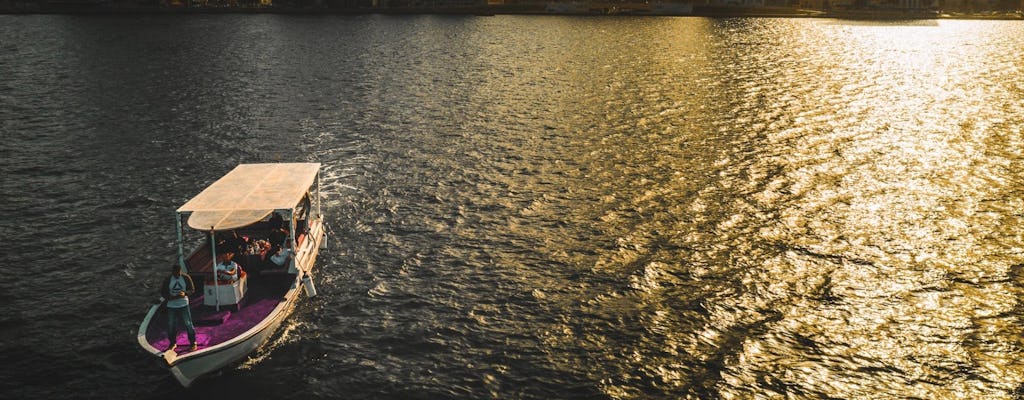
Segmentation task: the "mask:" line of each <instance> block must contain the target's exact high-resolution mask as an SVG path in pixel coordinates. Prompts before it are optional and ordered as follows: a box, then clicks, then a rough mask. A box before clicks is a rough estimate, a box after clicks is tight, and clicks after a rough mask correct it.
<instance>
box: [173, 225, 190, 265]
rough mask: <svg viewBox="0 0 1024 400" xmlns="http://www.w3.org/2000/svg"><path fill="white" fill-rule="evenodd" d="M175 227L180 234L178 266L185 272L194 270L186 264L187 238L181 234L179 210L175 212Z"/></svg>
mask: <svg viewBox="0 0 1024 400" xmlns="http://www.w3.org/2000/svg"><path fill="white" fill-rule="evenodd" d="M174 227H175V230H176V232H177V236H178V268H181V270H182V271H185V273H189V272H192V271H189V270H188V268H187V266H186V265H185V243H184V241H185V239H184V238H183V237H182V236H181V214H179V213H177V212H175V213H174Z"/></svg>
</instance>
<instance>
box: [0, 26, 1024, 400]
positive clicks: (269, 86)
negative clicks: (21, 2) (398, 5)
mask: <svg viewBox="0 0 1024 400" xmlns="http://www.w3.org/2000/svg"><path fill="white" fill-rule="evenodd" d="M1022 48H1024V25H1022V24H1020V23H1017V22H997V21H988V22H986V21H970V22H968V21H940V22H937V23H914V22H896V23H878V24H874V23H855V22H841V21H832V20H812V19H802V20H787V19H718V20H716V19H702V18H556V17H515V16H499V17H458V16H445V17H439V16H406V17H386V16H358V17H344V16H328V17H309V16H305V17H294V16H274V15H252V16H249V15H223V16H219V15H218V16H160V17H156V16H155V17H137V18H113V17H74V16H0V124H2V125H0V128H2V131H0V132H2V139H3V140H2V141H0V173H2V175H0V176H2V185H3V186H2V193H3V199H2V201H0V212H2V215H3V217H2V218H0V232H3V233H2V235H3V236H2V237H3V241H2V243H3V247H4V248H5V250H6V251H5V252H4V253H5V254H4V257H3V259H4V262H3V263H0V265H2V272H3V275H4V279H2V280H0V333H2V340H0V398H12V399H15V398H17V399H52V398H102V399H111V398H172V397H173V398H179V399H181V398H189V399H197V398H215V397H220V398H223V397H224V396H232V397H233V396H234V395H242V396H245V395H248V396H254V397H255V398H294V399H320V398H324V399H327V398H423V399H437V398H531V399H549V398H614V399H646V398H659V399H678V398H755V397H759V398H824V397H834V398H952V397H962V398H988V399H999V398H1013V397H1015V396H1017V395H1019V394H1021V393H1024V389H1022V388H1024V386H1022V382H1024V361H1022V360H1024V339H1022V334H1024V327H1022V325H1021V323H1022V321H1021V319H1022V317H1024V307H1022V305H1021V302H1020V301H1019V298H1020V297H1021V296H1022V295H1024V221H1022V220H1024V213H1022V210H1024V200H1022V197H1024V177H1022V173H1021V171H1024V165H1022V162H1024V154H1022V152H1024V133H1022V126H1024V57H1021V49H1022ZM267 161H318V162H321V163H323V164H324V178H325V179H324V184H325V185H326V194H327V198H326V212H327V214H328V222H329V224H330V226H331V227H332V229H333V233H332V234H331V235H330V238H329V240H330V247H329V249H328V250H327V251H326V252H325V253H322V256H321V259H320V261H319V263H318V275H317V283H318V288H319V290H320V292H321V295H320V296H319V297H316V298H312V299H305V300H304V301H302V302H301V304H300V305H299V306H298V308H297V309H296V311H295V314H293V316H292V318H291V319H290V320H289V321H288V322H287V324H286V326H285V327H284V329H282V330H281V331H280V332H279V334H278V335H276V336H275V337H274V338H273V340H272V342H271V343H269V344H268V345H266V346H264V347H262V348H261V349H260V350H258V351H257V352H256V353H254V354H253V357H252V358H251V359H249V360H247V361H245V362H244V363H242V364H241V365H239V366H235V367H232V368H228V369H226V370H225V371H223V372H222V373H219V374H217V375H215V376H214V377H213V378H212V379H209V380H206V381H201V382H199V383H198V384H197V385H196V386H195V387H194V388H193V389H191V390H188V391H186V390H183V389H181V388H179V387H178V386H177V383H176V382H174V381H173V379H172V378H171V377H170V375H169V374H167V373H166V371H164V370H162V369H160V368H158V367H157V363H156V362H155V361H154V360H151V359H150V358H149V357H148V356H147V355H145V354H144V353H143V352H142V351H141V349H139V348H138V345H137V344H136V343H135V330H136V329H137V327H138V323H139V322H140V320H141V318H142V317H143V315H144V313H145V311H146V308H147V304H148V303H149V302H150V301H151V300H152V299H154V298H156V297H157V288H156V284H157V282H158V281H159V279H160V278H161V276H162V273H163V272H164V271H165V270H166V268H165V267H166V265H167V264H168V263H169V262H170V260H172V259H173V254H174V247H173V222H172V221H173V219H172V218H173V217H172V215H173V213H172V210H173V209H174V208H176V207H177V206H178V205H180V204H182V203H183V202H184V201H185V200H187V199H188V198H189V197H191V196H192V195H194V194H195V193H197V192H198V191H199V190H200V189H201V188H202V187H204V186H205V185H206V184H208V183H210V182H212V181H213V180H214V179H216V178H217V177H219V176H221V175H222V174H223V173H225V172H226V171H228V170H229V169H230V168H232V167H233V166H234V165H235V164H236V163H239V162H267Z"/></svg>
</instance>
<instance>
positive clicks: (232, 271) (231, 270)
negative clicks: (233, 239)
mask: <svg viewBox="0 0 1024 400" xmlns="http://www.w3.org/2000/svg"><path fill="white" fill-rule="evenodd" d="M233 256H234V254H232V253H224V254H221V255H220V256H219V257H218V258H219V259H220V261H219V262H218V263H217V268H216V271H217V280H220V281H229V282H235V281H237V280H238V272H239V266H238V263H236V262H234V261H232V260H231V258H232V257H233Z"/></svg>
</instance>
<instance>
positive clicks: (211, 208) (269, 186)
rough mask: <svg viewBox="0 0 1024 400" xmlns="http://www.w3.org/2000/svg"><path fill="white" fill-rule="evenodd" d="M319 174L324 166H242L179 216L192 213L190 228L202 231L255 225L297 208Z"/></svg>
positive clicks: (189, 221)
mask: <svg viewBox="0 0 1024 400" xmlns="http://www.w3.org/2000/svg"><path fill="white" fill-rule="evenodd" d="M318 171H320V163H281V164H239V165H238V166H237V167H235V169H233V170H231V172H228V173H227V175H224V176H223V177H221V178H220V179H218V180H217V181H216V182H214V183H213V184H212V185H210V186H209V187H207V188H206V189H204V190H203V191H202V192H200V193H199V194H197V195H196V197H193V198H192V200H189V201H188V202H187V203H185V205H183V206H181V207H180V208H178V212H179V213H191V214H192V215H190V216H189V218H188V226H190V227H192V228H193V229H197V230H202V231H208V230H210V228H211V227H212V228H213V230H215V231H223V230H229V229H235V228H240V227H243V226H247V225H251V224H253V223H255V222H258V221H260V220H261V219H263V218H265V217H266V216H267V215H270V213H271V212H274V210H280V209H291V208H293V207H295V205H296V204H298V203H299V201H300V200H302V196H304V195H305V194H306V192H307V191H308V190H309V188H310V187H311V186H312V185H313V183H315V182H316V175H317V172H318Z"/></svg>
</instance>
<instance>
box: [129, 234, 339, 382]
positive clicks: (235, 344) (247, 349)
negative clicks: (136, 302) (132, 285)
mask: <svg viewBox="0 0 1024 400" xmlns="http://www.w3.org/2000/svg"><path fill="white" fill-rule="evenodd" d="M311 222H312V223H311V224H310V226H309V239H311V240H306V241H304V242H303V244H302V245H300V247H299V251H298V252H296V256H295V261H296V266H297V268H298V269H299V270H301V272H300V273H299V274H296V275H295V280H294V282H293V283H292V286H291V288H290V289H289V290H288V291H287V292H286V293H285V295H284V298H283V299H282V300H281V302H280V303H278V304H277V306H276V307H275V308H274V309H273V311H271V313H270V314H269V315H268V316H267V317H266V318H264V319H263V320H262V321H261V322H260V323H258V324H256V325H255V326H254V327H253V328H251V329H249V330H247V331H246V332H244V333H242V334H240V335H238V336H236V337H234V338H232V339H231V340H228V341H225V342H223V343H220V344H217V345H215V346H212V347H208V348H201V349H199V350H196V351H192V352H188V353H184V354H180V355H179V354H177V353H176V352H175V351H166V352H165V351H163V350H161V349H157V348H155V347H153V346H152V345H151V344H150V343H149V341H148V340H147V338H146V331H147V329H148V325H149V324H150V323H152V322H153V321H152V320H153V317H154V316H155V315H156V314H157V312H158V311H159V308H160V307H161V305H160V304H156V305H154V306H152V307H151V308H150V310H149V313H148V314H147V315H146V318H145V319H144V320H143V323H142V325H141V327H140V329H139V333H138V341H139V344H140V345H141V346H142V347H143V348H144V349H145V350H147V351H148V352H149V353H151V354H153V355H155V356H157V357H158V358H159V359H161V360H162V362H161V363H162V364H164V365H165V366H166V367H167V368H168V369H169V370H170V372H171V374H172V375H173V376H174V377H175V379H177V380H178V382H179V383H181V385H182V386H185V387H190V386H191V385H192V384H193V382H195V380H196V379H198V378H200V377H202V376H203V375H206V374H209V373H211V372H214V371H216V370H218V369H221V368H224V367H226V366H228V365H230V364H232V363H234V362H236V361H239V360H241V359H242V358H244V357H246V356H248V355H249V354H250V353H252V352H253V351H254V350H256V349H257V348H259V347H260V346H261V345H263V343H266V341H267V340H268V339H269V338H270V336H272V335H273V334H274V332H276V331H277V329H278V328H279V327H280V325H281V322H282V321H284V320H285V318H287V317H288V315H289V314H291V311H292V309H293V308H294V304H295V301H296V299H297V298H298V297H299V294H300V293H301V292H302V291H303V284H302V278H303V276H304V275H305V274H310V273H311V271H312V269H313V264H314V263H315V262H316V258H317V256H318V255H319V252H320V247H321V246H320V244H321V243H322V241H323V240H324V238H325V230H324V226H323V223H322V221H321V220H314V221H311Z"/></svg>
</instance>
